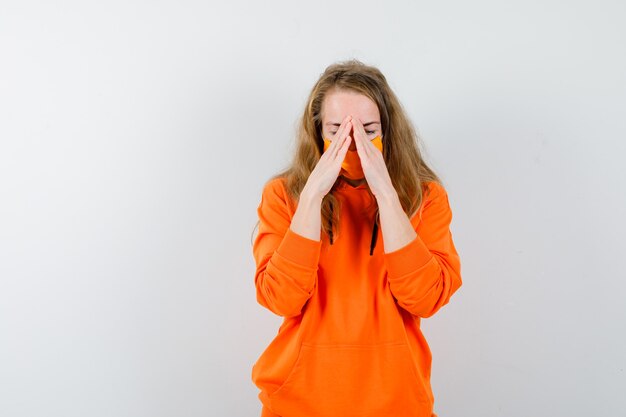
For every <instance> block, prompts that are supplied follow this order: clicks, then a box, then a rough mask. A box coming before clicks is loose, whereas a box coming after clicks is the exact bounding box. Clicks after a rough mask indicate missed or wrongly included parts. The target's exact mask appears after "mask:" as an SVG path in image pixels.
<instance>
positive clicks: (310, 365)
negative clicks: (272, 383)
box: [268, 342, 432, 417]
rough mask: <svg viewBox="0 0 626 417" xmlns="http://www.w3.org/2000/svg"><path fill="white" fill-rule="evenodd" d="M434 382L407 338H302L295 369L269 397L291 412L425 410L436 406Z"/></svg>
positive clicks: (313, 415)
mask: <svg viewBox="0 0 626 417" xmlns="http://www.w3.org/2000/svg"><path fill="white" fill-rule="evenodd" d="M428 384H429V382H428V381H426V380H425V379H424V378H422V377H420V376H419V374H418V371H417V367H416V366H415V364H414V363H413V360H412V358H411V353H410V351H409V347H408V345H407V344H406V343H402V342H396V343H385V344H377V345H314V344H308V343H302V344H301V346H300V351H299V352H298V357H297V359H296V362H295V363H294V365H293V368H292V369H291V372H290V373H289V375H288V376H287V378H286V379H285V381H284V382H283V383H282V384H281V386H280V387H279V388H278V389H277V390H276V391H274V392H273V393H271V394H270V395H269V397H268V398H269V400H270V403H271V408H272V410H273V411H274V412H275V413H277V414H279V415H281V416H285V417H290V416H307V417H328V416H342V417H349V416H360V417H364V416H372V417H374V416H375V417H378V416H383V415H385V416H386V415H389V416H391V415H409V414H414V415H419V411H420V410H424V413H426V412H429V411H430V410H431V409H432V404H430V398H429V396H428V392H427V386H428ZM424 415H430V414H424Z"/></svg>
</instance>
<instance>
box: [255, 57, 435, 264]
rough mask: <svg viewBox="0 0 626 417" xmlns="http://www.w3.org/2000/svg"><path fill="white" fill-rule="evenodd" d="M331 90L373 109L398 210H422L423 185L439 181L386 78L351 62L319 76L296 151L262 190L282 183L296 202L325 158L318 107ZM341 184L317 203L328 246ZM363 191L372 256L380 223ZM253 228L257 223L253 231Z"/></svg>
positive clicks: (336, 221) (338, 211)
mask: <svg viewBox="0 0 626 417" xmlns="http://www.w3.org/2000/svg"><path fill="white" fill-rule="evenodd" d="M334 89H338V90H348V91H351V92H357V93H360V94H363V95H365V96H367V97H368V98H370V99H371V100H372V101H374V103H376V105H377V107H378V111H379V112H380V117H381V125H382V126H381V128H382V139H383V140H382V142H383V156H384V158H385V164H386V166H387V170H388V172H389V176H390V177H391V182H392V184H393V186H394V188H395V190H396V192H397V194H398V197H399V199H400V203H401V205H402V208H403V209H404V212H405V213H407V215H408V216H409V218H411V217H412V216H413V215H414V214H415V213H416V212H417V209H418V208H419V207H420V206H421V204H422V200H423V191H424V190H426V187H425V186H424V185H425V182H429V181H435V182H437V183H441V180H440V179H439V177H438V176H437V175H436V174H435V172H434V171H433V170H432V169H431V168H430V167H429V166H428V165H427V164H426V162H425V161H424V159H423V158H422V153H421V151H420V149H419V146H420V145H421V139H420V138H419V136H418V134H417V133H416V131H415V128H414V127H413V125H412V123H411V121H410V120H409V118H408V116H407V115H406V113H405V111H404V109H403V107H402V105H401V104H400V101H399V100H398V98H397V97H396V95H395V93H394V92H393V91H392V90H391V88H390V87H389V84H388V83H387V79H386V78H385V76H384V75H383V74H382V72H380V70H379V69H378V68H376V67H374V66H370V65H365V64H364V63H362V62H361V61H359V60H356V59H351V60H348V61H343V62H337V63H334V64H331V65H329V66H328V67H327V68H326V69H325V71H324V72H323V73H322V75H321V76H320V78H319V79H318V81H317V82H316V83H315V85H314V86H313V88H312V90H311V92H310V94H309V98H308V100H307V106H306V108H305V109H304V113H303V114H302V116H301V118H300V120H299V123H298V127H297V137H296V140H297V142H296V150H295V154H294V155H293V159H292V162H291V164H290V166H288V168H286V169H285V170H283V171H281V172H279V173H278V174H275V175H274V176H272V177H271V178H270V179H268V180H267V181H266V184H267V183H268V182H270V181H272V180H274V179H276V178H282V179H283V180H284V184H285V188H286V190H287V192H288V194H289V196H290V197H291V198H292V199H293V201H295V202H297V201H298V200H299V198H300V193H301V191H302V189H303V188H304V185H305V184H306V182H307V180H308V178H309V175H310V174H311V171H313V169H314V168H315V166H316V164H317V162H318V161H319V159H320V157H321V155H322V153H323V152H324V142H323V138H322V114H321V110H322V103H323V101H324V98H325V97H326V95H327V94H328V92H329V91H332V90H334ZM340 181H342V178H341V177H338V178H337V181H336V182H335V184H334V185H333V187H332V188H331V190H330V192H329V193H328V194H326V195H325V196H324V198H323V200H322V207H321V216H322V218H321V224H322V230H323V231H324V232H325V233H326V234H327V235H328V237H329V239H330V244H332V243H333V237H334V238H335V239H336V238H337V236H338V234H337V231H338V229H339V227H338V226H339V221H340V214H341V206H340V203H339V200H338V199H337V198H336V197H335V195H334V193H333V191H334V190H335V188H336V186H337V185H338V183H339V182H340ZM366 189H367V191H368V192H369V193H370V197H372V198H371V200H372V204H376V213H375V224H374V232H373V236H372V247H371V248H370V254H371V251H372V250H373V246H374V245H375V243H376V242H375V235H376V230H377V229H378V227H380V219H379V216H378V204H377V203H376V201H375V198H374V196H373V194H372V192H371V190H370V188H369V186H366ZM370 207H371V206H370ZM335 208H336V209H335ZM258 225H259V221H257V223H256V225H255V229H256V226H258ZM253 234H254V230H253Z"/></svg>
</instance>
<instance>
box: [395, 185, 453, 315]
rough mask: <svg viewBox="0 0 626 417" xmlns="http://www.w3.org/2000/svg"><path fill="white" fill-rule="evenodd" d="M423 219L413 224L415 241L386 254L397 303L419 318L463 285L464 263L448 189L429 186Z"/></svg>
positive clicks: (445, 302) (427, 313) (434, 309)
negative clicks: (454, 231) (457, 245)
mask: <svg viewBox="0 0 626 417" xmlns="http://www.w3.org/2000/svg"><path fill="white" fill-rule="evenodd" d="M430 189H431V192H430V195H429V196H428V197H427V198H426V199H425V202H424V205H423V210H422V217H421V220H419V217H417V218H416V219H415V220H414V221H412V223H413V224H414V226H415V221H417V222H418V223H417V225H416V226H415V231H416V232H417V236H416V238H415V239H414V240H413V241H411V242H409V243H408V244H406V245H405V246H403V247H401V248H399V249H396V250H395V251H392V252H389V253H385V255H384V256H385V263H386V266H387V280H388V282H389V287H390V290H391V292H392V294H393V296H394V297H395V298H396V300H397V301H398V304H399V305H400V306H401V307H402V308H404V309H405V310H407V311H409V312H410V313H411V314H413V315H416V316H419V317H431V316H432V315H433V314H435V313H436V312H437V311H438V310H439V309H440V308H441V307H443V306H444V305H446V304H447V303H448V301H449V300H450V297H451V296H452V294H454V292H455V291H456V290H458V289H459V287H460V286H461V285H462V281H461V263H460V259H459V255H458V253H457V251H456V248H455V246H454V242H453V241H452V233H451V231H450V223H451V221H452V211H451V210H450V204H449V201H448V194H447V192H446V190H445V189H444V188H443V186H441V185H440V184H438V183H435V182H431V183H430Z"/></svg>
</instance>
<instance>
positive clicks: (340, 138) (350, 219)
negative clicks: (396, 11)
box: [251, 60, 461, 417]
mask: <svg viewBox="0 0 626 417" xmlns="http://www.w3.org/2000/svg"><path fill="white" fill-rule="evenodd" d="M257 213H258V216H259V223H258V225H259V232H258V235H257V236H256V238H255V239H254V242H253V254H254V258H255V261H256V274H255V278H254V283H255V286H256V298H257V301H258V302H259V303H260V304H261V305H262V306H264V307H266V308H267V309H269V310H270V311H272V312H274V313H275V314H277V315H279V316H282V317H284V321H283V323H282V324H281V326H280V328H279V330H278V334H277V335H276V337H275V338H274V339H273V341H272V342H271V343H270V344H269V346H268V347H267V348H266V349H265V351H264V352H263V353H262V354H261V356H260V357H259V358H258V360H257V361H256V363H255V364H254V365H253V367H252V375H251V376H252V381H253V382H254V384H255V385H256V386H257V387H258V388H259V389H260V390H261V392H260V393H259V399H260V400H261V403H262V412H261V413H262V416H265V417H270V416H271V417H277V416H279V417H338V416H341V417H364V416H368V417H391V416H393V417H398V416H402V417H437V415H436V414H435V413H434V411H433V405H434V397H433V392H432V389H431V385H430V370H431V352H430V349H429V346H428V343H427V342H426V340H425V338H424V336H423V334H422V332H421V330H420V320H421V319H422V318H427V317H431V316H432V315H433V314H435V313H436V312H437V311H438V310H439V309H440V308H441V307H443V306H444V305H446V304H447V303H448V301H449V300H450V297H451V296H452V294H454V292H455V291H456V290H458V289H459V287H460V286H461V265H460V260H459V256H458V254H457V251H456V249H455V246H454V243H453V241H452V234H451V232H450V228H449V227H450V223H451V220H452V212H451V209H450V205H449V201H448V196H447V193H446V190H445V189H444V187H443V185H442V184H441V181H440V180H439V178H438V177H437V175H436V174H435V173H434V172H433V170H432V169H430V168H429V167H428V166H427V164H426V163H425V162H424V160H423V159H422V156H421V153H420V151H419V147H418V136H417V134H416V132H415V130H414V128H413V127H412V124H411V122H410V121H409V119H408V118H407V115H406V114H405V112H404V111H403V109H402V106H401V104H400V103H399V101H398V99H397V97H396V95H395V94H394V93H393V91H392V90H391V89H390V87H389V85H388V84H387V81H386V79H385V77H384V76H383V74H382V73H381V72H380V71H379V70H378V69H377V68H375V67H372V66H368V65H365V64H363V63H361V62H359V61H357V60H351V61H347V62H340V63H336V64H333V65H330V66H329V67H328V68H326V70H325V72H324V73H323V74H322V75H321V77H320V78H319V80H318V81H317V83H316V84H315V86H314V87H313V89H312V91H311V93H310V96H309V99H308V103H307V106H306V109H305V110H304V114H303V116H302V119H301V123H300V127H299V132H298V137H297V145H296V152H295V157H294V159H293V162H292V164H291V166H290V167H289V168H288V169H287V170H285V171H284V172H281V173H279V174H277V175H276V176H274V177H272V178H271V179H270V180H269V181H268V182H266V184H265V185H264V188H263V192H262V196H261V202H260V204H259V206H258V209H257Z"/></svg>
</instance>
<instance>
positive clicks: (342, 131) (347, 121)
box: [329, 116, 352, 158]
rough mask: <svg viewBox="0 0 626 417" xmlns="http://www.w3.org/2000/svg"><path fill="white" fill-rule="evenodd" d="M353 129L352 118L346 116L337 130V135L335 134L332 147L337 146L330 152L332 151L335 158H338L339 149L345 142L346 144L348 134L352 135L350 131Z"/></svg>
mask: <svg viewBox="0 0 626 417" xmlns="http://www.w3.org/2000/svg"><path fill="white" fill-rule="evenodd" d="M351 128H352V116H346V117H345V118H344V119H343V122H341V125H340V126H339V129H337V133H336V134H335V138H334V139H333V140H332V143H331V147H332V145H335V146H334V148H333V149H332V150H331V149H329V150H331V156H332V157H333V158H336V157H337V152H338V151H339V149H340V148H341V146H342V145H343V142H344V140H345V138H346V137H347V136H348V133H350V129H351ZM335 142H336V143H335Z"/></svg>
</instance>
